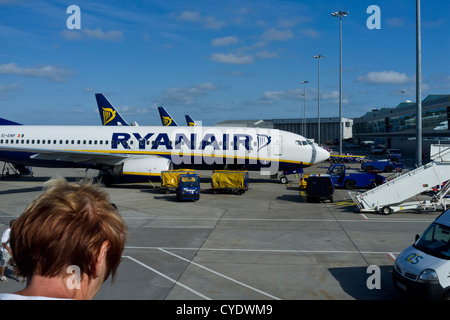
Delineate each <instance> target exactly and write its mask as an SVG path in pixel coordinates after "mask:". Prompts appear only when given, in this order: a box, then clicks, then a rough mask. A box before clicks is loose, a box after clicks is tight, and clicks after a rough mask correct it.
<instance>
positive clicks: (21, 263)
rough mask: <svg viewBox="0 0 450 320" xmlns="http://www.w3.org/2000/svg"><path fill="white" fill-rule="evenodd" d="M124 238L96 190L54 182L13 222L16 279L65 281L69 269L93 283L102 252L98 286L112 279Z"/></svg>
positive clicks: (114, 213) (113, 212)
mask: <svg viewBox="0 0 450 320" xmlns="http://www.w3.org/2000/svg"><path fill="white" fill-rule="evenodd" d="M126 234H127V227H126V225H125V223H124V221H123V220H122V217H121V216H120V215H119V213H118V212H117V210H116V208H115V207H114V205H113V204H111V203H110V201H109V197H108V195H107V193H105V192H104V191H102V190H101V188H100V186H98V185H96V184H92V183H91V182H88V181H82V182H80V183H69V182H67V181H66V180H65V179H62V178H58V179H52V180H50V181H48V182H47V183H46V184H45V186H44V191H43V192H42V193H41V194H40V195H38V196H37V197H36V198H35V199H34V200H33V201H32V202H31V203H30V204H29V205H28V207H27V208H26V209H25V212H24V213H23V214H22V215H21V216H20V217H19V218H18V219H17V220H16V221H15V223H14V228H12V229H11V236H10V238H11V240H10V244H11V249H12V252H13V258H14V261H15V263H16V269H17V273H18V274H19V275H21V276H31V277H32V276H34V275H38V276H42V277H66V276H67V274H68V273H67V272H68V271H67V269H68V267H69V266H73V265H75V266H77V267H78V268H79V270H80V274H81V276H82V277H83V276H87V277H88V279H89V280H91V279H93V278H96V277H99V276H101V275H99V271H98V267H97V265H96V264H97V260H98V256H99V254H100V251H101V250H103V249H104V250H105V252H104V253H105V254H104V258H105V262H106V263H105V267H104V270H103V273H104V278H103V279H101V280H102V282H103V281H104V280H106V279H107V278H108V277H109V275H110V274H112V277H113V278H114V276H115V274H116V271H117V268H118V266H119V264H120V261H121V256H122V251H123V249H124V246H125V240H126ZM102 248H103V249H102Z"/></svg>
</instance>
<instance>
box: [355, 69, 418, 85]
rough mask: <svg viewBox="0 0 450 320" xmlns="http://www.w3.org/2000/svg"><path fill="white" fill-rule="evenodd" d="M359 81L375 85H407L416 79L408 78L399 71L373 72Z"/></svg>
mask: <svg viewBox="0 0 450 320" xmlns="http://www.w3.org/2000/svg"><path fill="white" fill-rule="evenodd" d="M357 80H358V81H360V82H367V83H374V84H405V83H408V82H412V81H414V77H408V76H407V75H406V73H400V72H397V71H381V72H376V71H372V72H369V73H368V74H366V75H365V76H360V77H358V79H357Z"/></svg>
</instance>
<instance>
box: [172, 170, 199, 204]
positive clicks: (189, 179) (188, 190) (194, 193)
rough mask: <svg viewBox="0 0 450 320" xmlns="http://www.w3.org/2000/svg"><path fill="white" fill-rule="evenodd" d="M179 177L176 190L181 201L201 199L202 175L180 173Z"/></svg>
mask: <svg viewBox="0 0 450 320" xmlns="http://www.w3.org/2000/svg"><path fill="white" fill-rule="evenodd" d="M178 179H179V181H178V187H177V191H176V192H177V199H178V200H179V201H182V200H194V201H196V200H199V199H200V177H199V176H198V174H180V175H179V176H178Z"/></svg>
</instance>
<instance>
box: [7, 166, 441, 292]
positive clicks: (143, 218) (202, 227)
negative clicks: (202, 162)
mask: <svg viewBox="0 0 450 320" xmlns="http://www.w3.org/2000/svg"><path fill="white" fill-rule="evenodd" d="M324 166H328V163H326V162H325V163H321V164H319V165H316V166H314V167H311V168H308V169H307V170H306V172H310V173H312V172H320V171H321V170H322V171H323V168H320V167H324ZM33 171H34V173H35V174H34V177H21V178H18V179H16V178H13V177H10V178H8V179H3V180H1V181H0V232H3V230H4V229H6V227H7V225H8V223H9V220H10V219H12V218H14V217H17V216H19V215H20V214H21V213H22V212H23V210H24V208H25V207H26V205H27V204H28V203H29V202H30V201H31V200H32V199H33V198H34V197H35V196H36V195H37V194H38V193H39V192H40V191H41V189H42V184H43V183H44V182H45V181H47V180H48V179H49V178H50V177H54V176H64V177H66V178H70V179H79V178H82V177H84V176H85V174H86V172H85V170H83V169H45V168H33ZM197 173H199V174H200V175H201V177H202V185H201V187H202V193H201V198H200V200H199V201H197V202H178V201H177V200H176V196H175V194H161V193H159V192H158V191H157V190H155V189H154V188H153V187H152V185H151V184H148V183H140V184H120V185H114V186H113V187H110V188H106V191H107V192H108V193H109V194H110V197H111V201H112V202H114V203H115V204H116V205H117V206H118V209H119V211H120V213H121V214H122V216H123V218H124V220H125V222H126V224H127V225H128V230H129V235H128V240H127V243H126V247H125V250H124V252H123V260H122V262H121V264H120V266H119V269H118V274H117V277H116V279H115V281H114V282H111V280H110V279H108V281H107V282H106V283H104V284H103V286H102V287H101V289H100V291H99V293H98V294H97V296H96V297H95V299H99V300H104V299H118V300H129V299H133V300H135V299H148V300H203V299H212V300H266V299H267V300H372V299H384V300H391V299H403V297H402V296H401V295H400V294H399V293H397V291H396V290H395V289H394V287H393V285H392V280H391V271H392V266H393V264H394V259H395V257H396V256H397V255H398V254H399V253H400V252H401V251H403V250H404V249H405V248H406V247H407V246H409V245H410V244H411V243H412V242H413V241H414V236H415V234H417V233H419V234H420V233H422V232H423V231H424V230H425V228H426V227H427V226H428V225H429V224H430V223H431V222H432V221H433V220H434V219H435V218H436V217H437V216H438V215H439V214H440V212H441V211H438V212H431V213H419V212H401V213H394V214H391V215H388V216H382V215H378V214H372V213H366V214H360V213H357V212H355V205H354V204H353V203H352V201H351V199H350V196H349V194H348V192H347V190H342V189H338V190H336V191H335V195H334V202H333V203H329V202H324V203H307V202H306V197H305V196H304V194H301V193H300V192H299V190H298V177H295V176H290V177H289V178H290V180H291V181H290V182H291V183H290V185H288V186H286V185H282V184H280V183H278V181H277V180H270V179H269V178H268V177H264V176H261V175H260V174H259V172H251V173H250V184H249V190H248V191H247V192H246V193H244V194H243V195H235V194H213V193H212V192H210V191H209V189H210V182H209V181H210V180H209V177H210V175H211V172H210V171H197ZM87 175H91V176H95V175H96V172H95V171H88V172H87ZM154 184H155V185H157V186H159V185H160V184H159V183H154ZM369 266H377V267H378V268H379V269H378V270H379V271H380V273H379V275H380V277H379V278H373V277H371V276H377V275H378V273H377V272H375V273H373V271H371V270H372V269H368V268H369ZM7 277H8V280H9V281H8V282H0V292H2V293H12V292H15V291H17V290H20V289H21V288H23V287H24V284H23V283H19V282H17V281H16V280H15V278H14V276H13V275H12V274H11V272H10V271H8V272H7ZM368 280H369V281H368ZM378 280H379V281H378ZM368 282H369V284H370V283H379V284H380V288H379V289H377V288H374V289H369V287H368Z"/></svg>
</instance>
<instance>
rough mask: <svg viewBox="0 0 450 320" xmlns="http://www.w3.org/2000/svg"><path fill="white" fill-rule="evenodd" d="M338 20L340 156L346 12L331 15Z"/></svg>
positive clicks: (342, 129)
mask: <svg viewBox="0 0 450 320" xmlns="http://www.w3.org/2000/svg"><path fill="white" fill-rule="evenodd" d="M331 15H332V16H333V17H338V18H339V154H340V155H341V154H342V138H343V136H344V132H343V131H344V128H343V126H342V17H346V16H347V15H348V11H341V10H339V11H336V12H333V13H332V14H331Z"/></svg>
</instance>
